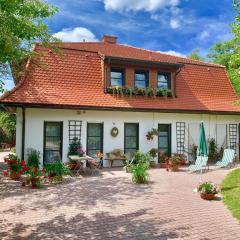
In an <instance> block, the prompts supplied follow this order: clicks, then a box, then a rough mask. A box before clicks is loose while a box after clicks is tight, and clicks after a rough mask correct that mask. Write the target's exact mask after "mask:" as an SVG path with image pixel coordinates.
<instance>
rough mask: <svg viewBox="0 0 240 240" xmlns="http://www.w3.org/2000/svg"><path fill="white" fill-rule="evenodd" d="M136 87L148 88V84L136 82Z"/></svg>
mask: <svg viewBox="0 0 240 240" xmlns="http://www.w3.org/2000/svg"><path fill="white" fill-rule="evenodd" d="M135 87H137V88H146V82H145V81H135Z"/></svg>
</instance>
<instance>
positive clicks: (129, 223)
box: [0, 164, 240, 240]
mask: <svg viewBox="0 0 240 240" xmlns="http://www.w3.org/2000/svg"><path fill="white" fill-rule="evenodd" d="M2 165H3V164H2ZM228 171H229V170H215V171H209V172H208V173H206V174H204V175H203V180H212V181H214V182H217V183H220V182H221V180H222V179H223V178H224V176H225V175H226V174H227V173H228ZM150 175H151V182H150V183H149V184H148V185H136V184H133V183H131V175H130V174H127V173H125V172H124V171H123V170H122V169H112V170H111V171H110V170H108V169H105V170H103V171H102V172H101V175H100V176H94V177H84V178H82V179H81V178H80V179H68V180H66V182H65V183H63V184H60V185H57V186H51V187H47V188H45V189H41V190H32V189H28V188H21V187H19V182H14V181H8V182H6V179H3V178H1V179H0V201H1V204H0V236H1V237H0V238H1V239H31V240H32V239H44V240H46V239H104V240H105V239H202V240H203V239H204V240H207V239H211V240H212V239H224V240H228V239H229V240H230V239H234V240H236V239H240V225H239V224H238V222H237V220H235V219H234V218H233V217H232V216H231V213H230V212H229V211H228V210H227V209H226V207H225V206H224V205H223V203H222V201H219V200H216V201H211V202H209V201H204V200H201V199H200V197H199V195H198V194H197V193H194V192H193V188H194V187H195V186H196V185H197V183H198V180H199V175H194V174H189V173H188V172H185V171H184V170H183V171H180V172H176V173H168V172H166V171H165V170H163V169H153V170H150Z"/></svg>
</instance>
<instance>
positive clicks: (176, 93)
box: [173, 66, 183, 97]
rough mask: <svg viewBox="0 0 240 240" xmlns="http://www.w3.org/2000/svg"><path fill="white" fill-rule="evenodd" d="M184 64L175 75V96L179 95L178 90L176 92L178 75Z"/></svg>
mask: <svg viewBox="0 0 240 240" xmlns="http://www.w3.org/2000/svg"><path fill="white" fill-rule="evenodd" d="M182 67H183V66H181V67H180V68H179V69H178V71H177V72H176V74H175V76H174V83H173V84H174V86H173V88H174V89H173V90H174V97H177V92H176V89H177V81H176V80H177V75H178V74H179V73H180V71H181V69H182Z"/></svg>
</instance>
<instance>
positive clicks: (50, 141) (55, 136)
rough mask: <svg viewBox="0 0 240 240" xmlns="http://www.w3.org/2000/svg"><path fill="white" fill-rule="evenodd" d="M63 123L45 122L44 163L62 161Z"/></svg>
mask: <svg viewBox="0 0 240 240" xmlns="http://www.w3.org/2000/svg"><path fill="white" fill-rule="evenodd" d="M62 136H63V122H44V149H43V153H44V154H43V155H44V156H43V163H44V164H46V163H54V162H56V161H60V160H61V159H62Z"/></svg>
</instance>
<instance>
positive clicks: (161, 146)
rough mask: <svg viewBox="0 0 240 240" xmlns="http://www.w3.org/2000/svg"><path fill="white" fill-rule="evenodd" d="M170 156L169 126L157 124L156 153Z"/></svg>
mask: <svg viewBox="0 0 240 240" xmlns="http://www.w3.org/2000/svg"><path fill="white" fill-rule="evenodd" d="M159 151H163V152H165V154H166V155H167V156H170V155H171V124H158V152H159Z"/></svg>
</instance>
